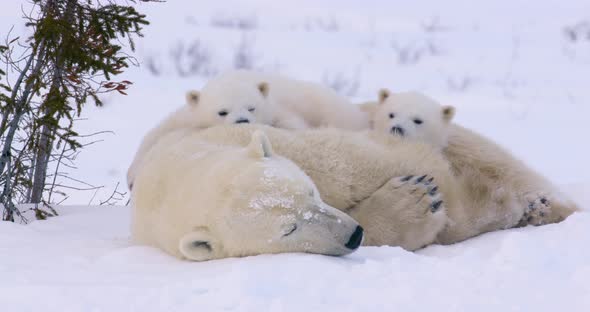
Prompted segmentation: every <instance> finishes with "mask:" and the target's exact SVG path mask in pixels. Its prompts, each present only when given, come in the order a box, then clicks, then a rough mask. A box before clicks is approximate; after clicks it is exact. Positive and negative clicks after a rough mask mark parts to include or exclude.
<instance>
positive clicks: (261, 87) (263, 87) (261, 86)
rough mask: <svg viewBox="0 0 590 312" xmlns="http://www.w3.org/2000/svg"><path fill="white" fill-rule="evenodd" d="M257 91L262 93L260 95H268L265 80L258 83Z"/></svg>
mask: <svg viewBox="0 0 590 312" xmlns="http://www.w3.org/2000/svg"><path fill="white" fill-rule="evenodd" d="M257 87H258V91H260V94H262V96H264V97H267V96H268V83H266V82H261V83H259V84H258V86H257Z"/></svg>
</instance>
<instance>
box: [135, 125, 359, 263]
mask: <svg viewBox="0 0 590 312" xmlns="http://www.w3.org/2000/svg"><path fill="white" fill-rule="evenodd" d="M188 134H190V133H188ZM134 184H135V186H134V188H133V191H132V199H133V200H132V202H133V209H134V211H133V219H132V220H133V222H132V235H133V238H134V240H135V241H136V242H138V243H141V244H148V245H152V246H155V247H158V248H161V249H163V250H164V251H166V252H168V253H169V254H171V255H174V256H176V257H179V258H184V259H189V260H195V261H202V260H209V259H218V258H224V257H237V256H248V255H257V254H262V253H280V252H309V253H320V254H326V255H344V254H348V253H351V252H352V251H354V250H355V249H356V248H358V247H359V245H360V244H361V241H362V237H363V230H362V228H361V227H360V226H359V225H358V223H357V222H356V221H354V220H353V219H352V218H350V217H349V216H348V215H346V214H345V213H342V212H340V211H339V210H337V209H335V208H333V207H330V206H328V205H326V204H325V203H324V202H323V201H322V200H321V199H320V196H319V193H318V191H317V189H316V187H315V185H314V184H313V182H312V181H311V179H310V178H309V177H308V176H306V175H305V174H304V173H303V172H302V171H301V169H299V168H298V167H297V166H296V165H294V164H293V163H292V162H291V161H289V160H287V159H285V158H282V157H280V156H277V155H274V153H273V152H272V148H271V146H270V143H269V142H268V139H267V138H266V136H264V135H263V134H262V133H261V132H254V133H253V134H252V139H251V142H250V143H249V145H248V146H246V147H236V146H228V145H223V144H211V143H207V142H204V141H202V140H198V139H195V137H194V136H190V135H187V132H186V131H176V132H171V133H169V134H167V135H165V136H163V137H162V138H160V140H159V141H158V142H157V143H156V144H155V145H154V146H153V148H151V149H150V151H149V152H148V153H147V154H146V158H145V162H144V164H143V166H142V169H141V170H140V171H139V172H138V175H137V177H136V179H135V183H134Z"/></svg>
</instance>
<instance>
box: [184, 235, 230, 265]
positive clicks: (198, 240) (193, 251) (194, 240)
mask: <svg viewBox="0 0 590 312" xmlns="http://www.w3.org/2000/svg"><path fill="white" fill-rule="evenodd" d="M178 249H179V250H180V253H181V254H182V256H184V257H185V258H186V259H188V260H193V261H205V260H211V259H216V258H219V255H220V253H221V251H222V246H221V244H220V243H219V242H218V241H217V240H215V239H214V238H213V237H212V235H211V233H210V232H209V229H208V228H207V227H198V228H195V229H194V230H193V231H192V232H190V233H188V234H185V235H184V236H183V237H182V238H181V239H180V241H179V242H178Z"/></svg>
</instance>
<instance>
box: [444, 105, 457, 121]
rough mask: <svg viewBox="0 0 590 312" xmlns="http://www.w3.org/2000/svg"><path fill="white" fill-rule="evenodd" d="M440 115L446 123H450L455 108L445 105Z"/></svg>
mask: <svg viewBox="0 0 590 312" xmlns="http://www.w3.org/2000/svg"><path fill="white" fill-rule="evenodd" d="M442 114H443V120H444V121H446V122H450V121H451V120H452V119H453V117H454V116H455V108H454V107H453V106H450V105H447V106H443V107H442Z"/></svg>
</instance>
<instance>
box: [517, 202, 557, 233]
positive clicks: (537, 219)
mask: <svg viewBox="0 0 590 312" xmlns="http://www.w3.org/2000/svg"><path fill="white" fill-rule="evenodd" d="M525 199H526V201H525V204H526V205H527V206H526V207H525V209H524V214H523V216H522V219H520V221H519V222H518V225H517V226H527V225H529V224H530V225H535V226H538V225H543V224H547V223H549V222H548V220H547V217H548V216H549V215H550V214H551V201H550V200H549V199H548V198H547V196H543V195H538V196H537V195H534V196H533V195H529V196H525Z"/></svg>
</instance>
